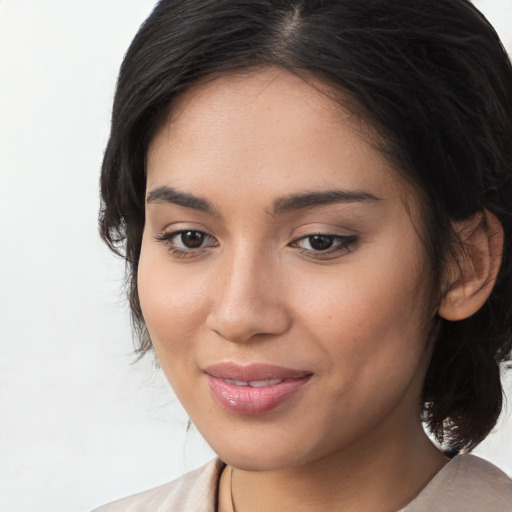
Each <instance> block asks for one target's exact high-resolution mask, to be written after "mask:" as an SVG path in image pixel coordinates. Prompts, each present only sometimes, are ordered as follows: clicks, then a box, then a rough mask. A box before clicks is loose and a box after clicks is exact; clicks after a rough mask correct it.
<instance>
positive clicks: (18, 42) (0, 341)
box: [0, 0, 512, 512]
mask: <svg viewBox="0 0 512 512" xmlns="http://www.w3.org/2000/svg"><path fill="white" fill-rule="evenodd" d="M153 4H154V2H153V0H96V1H94V0H53V1H51V0H48V1H42V0H39V1H38V0H0V109H1V110H0V129H1V133H0V178H1V180H0V204H1V212H2V213H1V216H0V244H1V250H0V512H85V511H87V510H89V509H91V508H92V507H94V506H97V505H100V504H102V503H104V502H107V501H110V500H112V499H114V498H118V497H121V496H124V495H127V494H131V493H133V492H135V491H138V490H142V489H144V488H147V487H151V486H154V485H158V484H161V483H164V482H166V481H169V480H171V479H173V478H175V477H177V476H178V475H179V474H181V473H182V472H184V471H186V470H189V469H192V468H194V467H196V466H198V465H200V464H202V463H203V462H204V461H206V460H207V459H208V458H209V457H211V453H210V452H209V451H208V448H207V447H205V444H204V442H203V441H202V440H201V438H200V436H199V435H198V434H197V433H196V432H194V431H191V432H189V433H188V434H187V432H186V424H187V417H186V415H185V413H184V412H183V411H182V410H181V407H180V406H179V404H178V403H177V401H176V399H175V398H174V397H173V395H172V393H171V392H170V391H169V389H168V386H167V384H166V383H165V381H164V379H163V378H162V376H161V375H160V373H159V372H158V371H157V370H156V369H155V368H154V367H153V364H152V362H151V360H150V359H147V360H146V361H143V362H141V363H138V364H136V365H131V364H130V363H131V361H132V360H133V357H132V355H131V350H132V344H131V334H130V330H129V322H128V313H127V306H126V304H125V301H124V297H123V294H122V291H121V287H122V280H123V279H122V276H123V266H122V263H121V262H120V261H118V260H117V259H115V258H114V256H112V255H111V254H110V253H109V252H108V251H107V249H106V248H105V247H104V246H103V245H102V243H101V242H100V240H99V237H98V235H97V227H96V224H97V209H98V204H99V200H98V170H99V167H100V162H101V157H102V151H103V148H104V146H105V143H106V138H107V135H108V126H109V114H110V106H111V101H112V95H113V89H114V84H115V79H116V73H117V70H118V68H119V64H120V63H121V59H122V56H123V54H124V52H125V51H126V48H127V47H128V44H129V42H130V41H131V38H132V37H133V35H134V34H135V32H136V30H137V28H138V26H139V25H140V23H141V22H142V21H143V20H144V18H145V17H146V16H147V15H148V14H149V12H150V10H151V8H152V7H153ZM476 4H477V5H478V6H479V7H480V8H481V9H482V10H483V11H484V12H485V13H486V14H487V15H488V17H489V18H490V19H491V21H492V22H493V23H494V24H495V26H496V28H497V29H498V31H499V32H500V33H501V35H502V38H503V40H504V42H505V44H506V45H507V46H508V48H509V49H512V0H479V1H477V2H476ZM507 388H508V389H509V396H512V393H510V391H511V390H512V379H510V378H509V379H508V383H507ZM508 416H510V413H509V414H508ZM478 453H480V454H482V455H483V456H485V457H486V458H488V459H490V460H492V461H494V462H495V463H496V464H498V465H499V466H500V467H502V468H504V469H505V470H506V471H508V472H509V473H510V474H512V418H509V417H505V418H504V419H503V420H502V422H501V423H500V426H499V428H498V429H497V431H496V433H495V434H494V435H493V436H492V437H491V438H490V439H489V440H488V441H486V442H485V443H484V445H483V446H482V447H481V448H480V449H479V450H478Z"/></svg>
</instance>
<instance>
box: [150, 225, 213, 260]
mask: <svg viewBox="0 0 512 512" xmlns="http://www.w3.org/2000/svg"><path fill="white" fill-rule="evenodd" d="M156 240H157V241H159V242H161V243H163V244H164V245H165V246H166V247H167V249H168V250H169V251H170V252H171V253H172V254H173V255H175V256H179V257H187V256H189V255H190V256H191V255H194V254H196V253H197V252H199V251H200V250H201V249H205V248H207V247H215V246H216V245H217V241H216V240H215V239H214V238H213V237H211V236H210V235H207V234H206V233H204V232H203V231H197V230H195V229H186V230H180V231H172V232H170V233H162V234H160V235H158V236H156Z"/></svg>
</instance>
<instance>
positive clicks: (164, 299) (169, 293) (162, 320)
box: [137, 243, 207, 367]
mask: <svg viewBox="0 0 512 512" xmlns="http://www.w3.org/2000/svg"><path fill="white" fill-rule="evenodd" d="M158 249H160V250H161V248H157V249H156V250H155V248H153V247H147V246H145V244H144V243H143V245H142V251H141V256H140V261H139V268H138V275H137V285H138V293H139V299H140V305H141V309H142V314H143V316H144V320H145V322H146V326H147V328H148V332H149V334H150V337H151V340H152V342H153V346H154V348H155V350H156V353H157V356H158V358H159V360H160V363H161V364H162V367H165V366H166V364H167V363H166V360H167V359H169V361H175V360H177V359H181V358H182V357H186V356H187V355H190V354H191V353H193V351H194V350H195V347H194V339H196V335H195V334H196V333H197V331H199V330H200V329H201V322H200V318H201V315H202V311H206V310H207V304H206V302H207V301H206V296H205V291H204V286H201V283H200V282H198V280H197V279H194V276H193V275H190V276H188V275H187V273H185V274H184V273H183V272H180V273H177V272H176V271H175V270H174V269H173V268H172V266H171V265H169V261H168V260H167V259H166V258H162V257H161V254H159V252H160V251H159V250H158Z"/></svg>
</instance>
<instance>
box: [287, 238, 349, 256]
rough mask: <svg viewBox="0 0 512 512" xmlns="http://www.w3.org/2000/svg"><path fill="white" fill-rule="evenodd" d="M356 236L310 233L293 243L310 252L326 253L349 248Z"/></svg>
mask: <svg viewBox="0 0 512 512" xmlns="http://www.w3.org/2000/svg"><path fill="white" fill-rule="evenodd" d="M355 240H356V238H355V237H354V236H341V235H321V234H320V235H309V236H306V237H304V238H300V239H299V240H297V241H296V242H294V244H293V245H295V246H297V247H300V248H301V249H304V250H305V251H308V252H317V253H326V252H333V251H337V250H344V249H348V248H349V247H350V246H351V245H352V244H353V243H354V242H355Z"/></svg>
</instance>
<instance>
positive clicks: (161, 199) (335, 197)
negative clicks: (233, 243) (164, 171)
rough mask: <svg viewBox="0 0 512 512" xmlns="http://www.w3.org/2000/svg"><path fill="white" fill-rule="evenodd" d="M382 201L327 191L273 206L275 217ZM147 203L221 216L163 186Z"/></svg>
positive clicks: (205, 202)
mask: <svg viewBox="0 0 512 512" xmlns="http://www.w3.org/2000/svg"><path fill="white" fill-rule="evenodd" d="M367 201H369V202H375V201H381V199H380V198H378V197H376V196H374V195H373V194H370V193H368V192H364V191H362V190H326V191H321V192H305V193H300V194H291V195H289V196H285V197H281V198H278V199H276V200H275V201H274V202H273V205H272V214H273V215H283V214H284V213H289V212H292V211H297V210H303V209H307V208H315V207H319V206H325V205H329V204H335V203H361V202H367ZM146 203H147V204H151V203H170V204H176V205H178V206H184V207H185V208H192V209H194V210H199V211H201V212H205V213H211V214H215V215H219V212H218V211H217V209H216V208H215V207H214V206H213V205H212V203H210V202H209V201H208V200H206V199H203V198H202V197H198V196H194V195H193V194H189V193H187V192H180V191H178V190H176V189H174V188H172V187H168V186H161V187H157V188H155V189H153V190H151V191H150V192H149V194H148V195H147V197H146Z"/></svg>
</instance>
